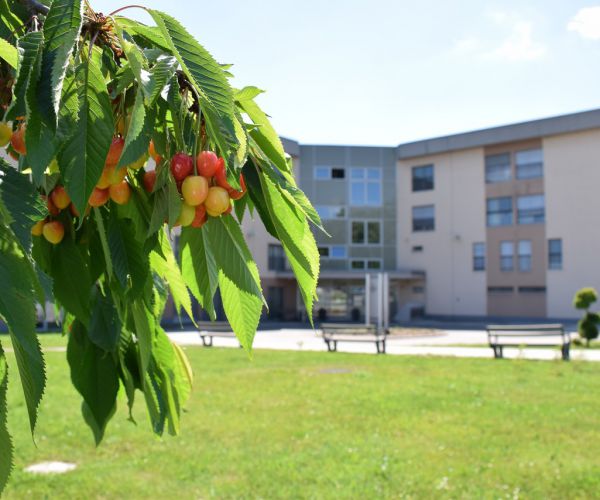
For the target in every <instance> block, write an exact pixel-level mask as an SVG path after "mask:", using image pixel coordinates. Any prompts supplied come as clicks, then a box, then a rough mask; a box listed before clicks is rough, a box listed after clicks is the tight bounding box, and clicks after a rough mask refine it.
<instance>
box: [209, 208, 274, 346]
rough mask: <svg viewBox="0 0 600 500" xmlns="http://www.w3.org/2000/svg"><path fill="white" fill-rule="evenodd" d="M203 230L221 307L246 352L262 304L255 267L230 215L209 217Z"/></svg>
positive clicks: (237, 225)
mask: <svg viewBox="0 0 600 500" xmlns="http://www.w3.org/2000/svg"><path fill="white" fill-rule="evenodd" d="M203 230H206V231H207V232H208V238H209V240H210V245H211V249H212V251H213V253H214V256H215V261H216V263H217V267H218V268H219V290H220V291H221V299H222V300H223V309H224V310H225V314H226V316H227V319H228V321H229V323H230V325H231V327H232V329H233V331H234V332H235V334H236V336H237V338H238V340H239V341H240V344H241V345H242V346H243V347H244V348H245V349H246V350H248V351H250V350H251V349H252V341H253V339H254V335H255V333H256V328H257V327H258V322H259V320H260V315H261V312H262V307H263V305H266V304H265V301H264V297H263V295H262V290H261V287H260V278H259V276H258V268H257V267H256V264H255V262H254V260H253V259H252V255H251V254H250V250H248V247H247V246H246V242H245V241H244V235H243V234H242V231H241V229H240V226H239V224H238V223H237V222H236V221H235V220H234V219H233V217H230V216H224V217H211V218H209V221H208V222H207V223H206V225H205V226H204V227H203Z"/></svg>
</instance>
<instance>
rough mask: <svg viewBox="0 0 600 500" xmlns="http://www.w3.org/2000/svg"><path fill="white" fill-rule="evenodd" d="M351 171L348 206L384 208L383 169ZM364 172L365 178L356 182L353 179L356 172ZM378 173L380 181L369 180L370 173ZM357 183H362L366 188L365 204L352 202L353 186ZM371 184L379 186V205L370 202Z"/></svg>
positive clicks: (357, 168) (362, 168) (370, 168)
mask: <svg viewBox="0 0 600 500" xmlns="http://www.w3.org/2000/svg"><path fill="white" fill-rule="evenodd" d="M348 170H349V171H350V175H349V177H348V205H349V206H351V207H375V208H377V207H382V206H383V169H382V168H381V167H351V168H349V169H348ZM359 170H362V171H364V176H363V178H362V179H360V180H356V179H354V178H353V175H352V174H353V173H354V172H356V171H359ZM369 171H371V172H373V171H377V172H379V179H377V180H373V179H369V174H368V172H369ZM355 182H362V183H363V188H364V193H363V194H364V200H365V201H364V203H360V204H357V203H354V202H353V200H352V184H354V183H355ZM369 184H379V203H378V204H371V203H369V201H368V185H369Z"/></svg>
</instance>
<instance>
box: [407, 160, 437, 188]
mask: <svg viewBox="0 0 600 500" xmlns="http://www.w3.org/2000/svg"><path fill="white" fill-rule="evenodd" d="M431 189H433V165H423V166H421V167H413V168H412V190H413V191H429V190H431Z"/></svg>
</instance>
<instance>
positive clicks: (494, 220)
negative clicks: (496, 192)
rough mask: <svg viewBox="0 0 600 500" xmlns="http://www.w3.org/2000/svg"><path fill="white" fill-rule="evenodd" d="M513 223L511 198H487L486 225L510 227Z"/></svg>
mask: <svg viewBox="0 0 600 500" xmlns="http://www.w3.org/2000/svg"><path fill="white" fill-rule="evenodd" d="M512 223H513V214H512V198H511V197H510V196H503V197H502V198H488V200H487V225H488V226H510V225H512Z"/></svg>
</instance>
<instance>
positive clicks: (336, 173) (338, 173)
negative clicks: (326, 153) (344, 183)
mask: <svg viewBox="0 0 600 500" xmlns="http://www.w3.org/2000/svg"><path fill="white" fill-rule="evenodd" d="M344 177H346V171H345V170H344V169H343V168H332V169H331V178H332V179H343V178H344Z"/></svg>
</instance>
